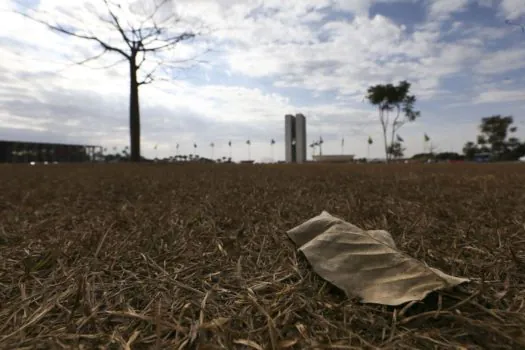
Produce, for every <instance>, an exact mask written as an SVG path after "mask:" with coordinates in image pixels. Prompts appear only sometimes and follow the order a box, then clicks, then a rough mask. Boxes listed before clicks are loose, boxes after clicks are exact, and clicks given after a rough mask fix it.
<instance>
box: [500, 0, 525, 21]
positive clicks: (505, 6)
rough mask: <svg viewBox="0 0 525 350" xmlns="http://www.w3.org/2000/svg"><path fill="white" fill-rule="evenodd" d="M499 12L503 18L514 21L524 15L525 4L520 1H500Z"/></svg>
mask: <svg viewBox="0 0 525 350" xmlns="http://www.w3.org/2000/svg"><path fill="white" fill-rule="evenodd" d="M500 10H501V12H502V13H503V15H504V16H505V18H507V19H509V20H515V19H518V18H519V17H521V16H524V15H525V3H524V2H523V1H522V0H502V1H501V3H500Z"/></svg>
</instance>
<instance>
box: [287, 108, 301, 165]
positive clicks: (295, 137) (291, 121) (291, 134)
mask: <svg viewBox="0 0 525 350" xmlns="http://www.w3.org/2000/svg"><path fill="white" fill-rule="evenodd" d="M284 144H285V146H284V148H285V159H286V162H287V163H304V162H306V118H305V116H304V115H303V114H300V113H299V114H296V115H295V116H293V115H291V114H287V115H285V116H284Z"/></svg>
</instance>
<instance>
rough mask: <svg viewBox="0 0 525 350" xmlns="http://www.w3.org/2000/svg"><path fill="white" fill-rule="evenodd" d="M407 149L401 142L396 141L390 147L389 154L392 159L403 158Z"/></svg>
mask: <svg viewBox="0 0 525 350" xmlns="http://www.w3.org/2000/svg"><path fill="white" fill-rule="evenodd" d="M404 152H405V148H404V147H403V144H402V143H401V142H400V141H396V142H394V143H392V144H391V145H390V146H388V150H387V154H388V155H389V156H390V159H398V158H403V156H404Z"/></svg>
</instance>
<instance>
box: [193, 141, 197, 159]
mask: <svg viewBox="0 0 525 350" xmlns="http://www.w3.org/2000/svg"><path fill="white" fill-rule="evenodd" d="M196 154H197V143H195V142H194V143H193V155H194V156H195V155H196Z"/></svg>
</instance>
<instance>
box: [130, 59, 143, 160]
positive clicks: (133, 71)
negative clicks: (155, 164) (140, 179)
mask: <svg viewBox="0 0 525 350" xmlns="http://www.w3.org/2000/svg"><path fill="white" fill-rule="evenodd" d="M129 70H130V71H129V78H130V79H129V89H130V91H129V137H130V146H131V159H130V161H132V162H140V160H141V158H140V105H139V84H138V82H137V61H136V54H132V55H131V59H130V60H129Z"/></svg>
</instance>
